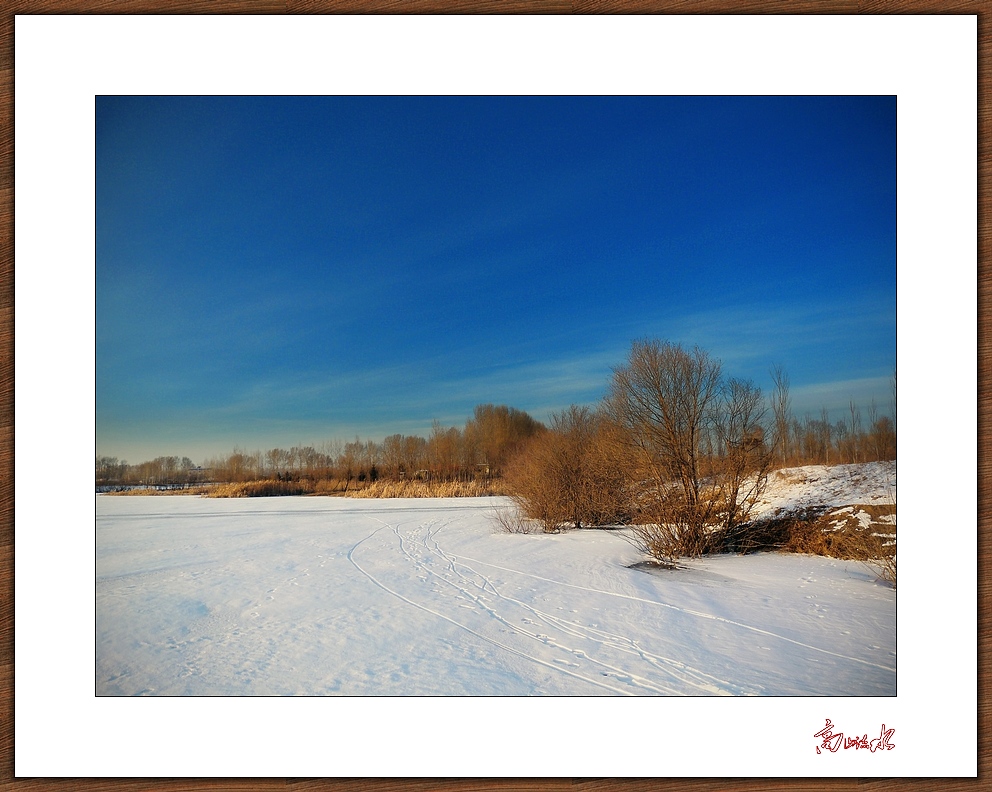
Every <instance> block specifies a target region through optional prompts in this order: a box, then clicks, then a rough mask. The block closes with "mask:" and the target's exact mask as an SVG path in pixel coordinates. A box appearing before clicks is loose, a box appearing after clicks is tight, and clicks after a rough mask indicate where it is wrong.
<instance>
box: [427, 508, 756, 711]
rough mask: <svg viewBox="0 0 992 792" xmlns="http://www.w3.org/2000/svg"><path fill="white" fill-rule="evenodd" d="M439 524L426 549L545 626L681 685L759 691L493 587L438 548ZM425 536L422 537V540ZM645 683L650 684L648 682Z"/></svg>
mask: <svg viewBox="0 0 992 792" xmlns="http://www.w3.org/2000/svg"><path fill="white" fill-rule="evenodd" d="M442 527H445V526H439V527H438V528H436V529H435V530H434V531H433V532H431V531H428V538H427V540H429V541H430V542H431V543H432V544H433V548H429V549H432V550H433V552H436V553H437V554H438V555H439V556H441V557H443V558H444V559H445V560H446V561H447V563H448V566H449V568H450V569H451V570H452V571H453V572H454V573H455V574H456V575H458V576H459V577H460V578H461V579H462V580H464V581H465V582H466V583H469V584H471V585H475V586H476V587H478V588H480V589H481V590H483V591H485V590H486V589H487V588H488V589H490V590H491V591H492V592H493V594H494V595H496V596H497V597H498V598H499V599H501V600H503V601H505V602H509V603H512V604H514V605H516V606H518V607H520V608H523V609H524V610H527V611H529V612H530V613H531V614H533V615H534V616H535V617H536V618H538V619H540V620H541V621H542V622H544V623H545V624H546V625H548V627H550V628H552V629H556V630H559V631H561V632H563V633H565V634H566V635H570V636H572V637H575V638H579V639H580V640H584V641H591V642H593V643H596V644H599V645H600V646H603V647H607V648H609V649H613V650H615V651H618V652H622V653H624V654H629V655H635V656H637V657H639V658H640V659H641V660H642V661H644V662H646V663H648V664H649V665H651V666H653V667H654V668H656V669H657V670H659V671H661V672H662V673H664V674H666V675H667V676H669V677H671V679H672V680H673V681H674V682H677V683H679V684H680V685H681V686H682V687H683V688H684V687H685V686H686V685H688V686H690V687H693V688H696V689H698V690H699V691H701V692H703V693H707V694H717V695H746V694H748V693H756V692H758V691H755V690H749V689H747V688H744V687H742V686H740V685H737V684H734V683H732V682H729V681H727V680H725V679H720V678H719V677H715V676H713V675H712V674H708V673H706V672H705V671H701V670H700V669H698V668H694V667H692V666H690V665H688V664H686V663H684V662H682V661H679V660H675V659H674V658H670V657H665V656H664V655H659V654H655V653H653V652H649V651H647V650H645V649H642V648H641V647H640V646H639V645H638V643H637V641H635V640H634V639H632V638H630V637H629V636H626V635H621V634H618V633H614V632H609V631H607V630H602V629H598V628H596V627H593V626H586V625H582V624H579V623H577V622H574V621H569V620H568V619H564V618H562V617H559V616H556V615H554V614H552V613H547V612H546V611H543V610H541V609H540V608H538V607H536V606H535V605H532V604H530V603H527V602H523V601H522V600H519V599H516V598H515V597H512V596H510V595H507V594H502V593H501V592H500V591H499V590H498V589H497V588H496V585H495V584H494V583H493V582H492V580H491V579H490V578H489V577H487V576H486V575H484V574H482V573H481V572H479V571H478V570H476V569H473V568H472V567H471V566H469V565H468V564H466V563H465V562H464V561H462V560H459V557H457V556H450V555H448V554H447V553H446V552H445V551H444V550H443V549H442V548H441V546H440V544H439V543H438V542H437V539H436V536H437V533H438V532H439V531H440V530H441V528H442ZM427 540H425V543H426V541H427ZM459 566H460V567H462V568H463V569H465V570H467V571H468V572H469V573H470V574H471V575H474V576H476V577H478V578H481V579H482V581H483V583H482V584H481V585H480V584H479V583H477V582H475V581H470V580H469V579H468V578H466V577H465V575H463V574H462V573H461V572H458V570H457V567H459ZM508 571H509V570H508ZM591 590H592V589H590V591H591ZM531 623H533V622H531ZM518 629H519V628H518ZM523 632H524V634H527V635H534V634H533V633H530V632H529V631H526V630H525V631H523ZM538 637H539V636H538ZM571 651H572V652H573V654H575V653H577V654H579V656H581V657H583V659H586V660H589V661H590V662H593V663H596V664H598V665H601V666H603V667H604V668H608V669H610V670H611V671H613V672H617V673H621V674H624V675H630V672H629V670H627V669H619V668H616V667H615V666H611V665H609V664H608V663H605V662H603V661H600V660H596V659H594V658H592V657H590V656H589V655H588V654H587V653H585V652H578V650H574V649H573V650H571ZM648 684H649V685H651V683H648ZM656 692H664V693H666V694H679V695H685V693H684V691H681V690H680V691H673V690H668V689H664V690H657V691H656Z"/></svg>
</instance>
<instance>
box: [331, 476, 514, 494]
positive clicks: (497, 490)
mask: <svg viewBox="0 0 992 792" xmlns="http://www.w3.org/2000/svg"><path fill="white" fill-rule="evenodd" d="M345 494H347V495H348V496H349V497H352V498H478V497H485V496H488V495H502V494H504V492H503V489H502V487H500V486H499V485H498V483H497V482H494V481H488V482H487V481H475V480H473V481H418V480H415V479H405V480H403V481H375V482H372V483H370V484H365V485H364V486H363V487H362V488H361V489H357V490H352V491H349V492H347V493H345Z"/></svg>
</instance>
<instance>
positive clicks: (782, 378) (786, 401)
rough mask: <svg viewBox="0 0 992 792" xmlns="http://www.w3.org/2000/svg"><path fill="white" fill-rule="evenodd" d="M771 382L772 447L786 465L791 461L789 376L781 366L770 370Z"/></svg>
mask: <svg viewBox="0 0 992 792" xmlns="http://www.w3.org/2000/svg"><path fill="white" fill-rule="evenodd" d="M771 374H772V382H774V384H775V390H774V392H773V393H772V414H773V416H774V424H775V436H774V438H773V441H772V442H773V445H774V447H775V448H776V449H777V450H778V456H779V461H780V462H781V463H782V465H787V464H788V463H789V460H790V459H791V453H790V452H791V448H790V442H789V429H790V426H791V425H792V401H791V399H790V397H789V375H788V374H787V373H786V371H785V369H784V368H782V366H775V367H774V368H773V369H772V372H771Z"/></svg>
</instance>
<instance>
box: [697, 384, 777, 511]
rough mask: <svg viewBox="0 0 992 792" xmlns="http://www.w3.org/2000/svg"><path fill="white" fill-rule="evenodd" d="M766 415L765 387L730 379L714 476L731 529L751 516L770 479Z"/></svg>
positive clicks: (718, 430) (718, 420)
mask: <svg viewBox="0 0 992 792" xmlns="http://www.w3.org/2000/svg"><path fill="white" fill-rule="evenodd" d="M764 418H765V406H764V399H763V398H762V394H761V389H760V388H758V387H756V386H755V385H754V383H753V382H751V381H750V380H741V379H731V380H729V381H728V382H727V383H726V385H725V386H724V389H723V398H722V403H721V409H720V411H719V413H718V415H717V418H716V421H715V423H716V435H717V438H718V440H719V444H720V456H719V457H718V459H717V460H716V464H715V471H714V473H715V475H714V476H713V479H712V481H713V490H714V496H715V497H716V498H717V499H718V504H719V509H720V514H721V522H722V524H723V527H724V528H726V529H728V530H733V529H734V528H736V527H737V526H739V525H740V524H741V523H743V522H745V521H746V520H747V519H748V517H749V516H750V513H751V510H752V509H753V508H754V505H755V503H756V502H757V500H758V498H760V497H761V494H762V492H764V489H765V484H766V483H767V481H768V471H769V469H770V468H771V460H772V455H771V452H770V451H769V449H768V448H767V447H766V446H765V439H764V431H763V429H762V422H763V421H764Z"/></svg>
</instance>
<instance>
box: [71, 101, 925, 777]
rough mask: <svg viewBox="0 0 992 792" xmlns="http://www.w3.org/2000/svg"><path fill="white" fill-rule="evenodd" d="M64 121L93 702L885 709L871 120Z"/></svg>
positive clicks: (886, 307) (442, 107)
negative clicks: (82, 313) (90, 282)
mask: <svg viewBox="0 0 992 792" xmlns="http://www.w3.org/2000/svg"><path fill="white" fill-rule="evenodd" d="M92 101H93V103H94V104H93V108H94V119H95V125H94V130H93V133H94V146H95V150H94V157H95V161H94V165H95V167H94V172H93V179H94V202H95V212H94V219H95V228H94V240H95V247H94V256H95V446H96V470H95V483H94V487H95V530H94V545H95V587H94V590H95V594H94V611H95V620H94V625H95V639H94V640H95V664H94V669H95V680H94V683H93V684H94V688H93V693H94V695H95V696H96V697H97V698H98V699H105V698H111V697H129V696H151V697H275V696H280V697H281V696H289V697H384V696H386V697H602V696H635V697H658V696H662V697H714V696H726V697H777V698H781V697H835V698H841V697H847V698H851V697H853V698H865V699H867V698H869V697H882V698H883V699H884V698H885V697H890V698H893V699H894V698H895V697H896V696H897V694H901V693H904V692H905V691H904V689H903V688H902V687H901V686H899V685H897V680H898V678H899V677H898V674H897V671H898V663H897V640H896V637H897V634H896V605H897V595H898V591H897V586H896V583H897V579H896V557H897V554H896V539H897V536H896V534H897V531H896V500H897V478H896V459H897V456H896V448H897V439H898V431H897V429H898V422H897V371H896V362H897V354H896V353H897V332H896V331H897V322H896V314H897V311H896V306H897V277H896V275H897V111H899V109H900V102H902V101H903V100H902V99H900V98H899V97H898V96H896V95H893V94H889V93H878V94H876V93H873V92H872V91H870V90H868V91H866V92H864V93H862V94H858V95H854V94H843V93H838V94H814V93H810V94H808V95H807V94H794V93H785V94H778V95H770V94H769V95H764V94H754V95H730V94H728V95H721V94H719V93H716V94H712V95H693V94H691V93H689V94H683V95H674V94H673V95H669V94H664V93H659V94H657V95H597V94H595V93H594V92H591V93H590V94H588V95H531V96H525V95H513V94H506V95H482V94H479V95H471V94H462V95H427V94H424V95H391V94H388V93H387V94H384V95H363V94H357V95H343V94H330V93H329V94H326V95H310V94H300V95H292V94H287V95H269V94H266V93H263V92H259V93H256V94H248V95H222V94H210V93H207V94H204V95H195V96H194V95H186V94H183V93H176V94H171V95H166V94H157V95H152V94H147V95H144V94H126V93H113V94H111V93H97V95H95V96H94V97H92ZM922 317H923V314H921V318H922ZM934 409H937V408H934ZM940 409H943V407H941V408H940ZM904 434H905V433H904ZM907 436H908V435H907ZM904 439H905V437H904ZM904 506H905V503H904ZM907 513H908V512H907ZM907 530H908V529H907ZM904 571H905V570H904ZM907 580H909V579H908V578H907ZM78 595H79V596H80V597H85V596H88V592H84V591H80V592H78ZM87 673H89V671H88V670H87ZM666 706H667V704H666ZM823 713H824V717H820V716H819V715H817V717H816V718H815V719H814V720H815V722H814V721H810V722H809V724H808V731H809V737H808V739H807V740H806V742H808V743H809V752H810V753H811V754H812V752H813V750H814V748H815V749H816V752H817V753H818V754H819V753H821V752H823V753H836V752H837V751H838V750H839V749H841V748H842V747H843V748H844V749H846V748H847V747H848V746H846V745H844V744H843V743H844V740H845V736H844V735H843V734H841V733H840V731H841V729H842V728H843V726H844V724H840V723H839V719H838V717H837V716H834V720H836V721H838V724H839V725H837V726H835V727H834V729H833V730H831V721H830V719H829V715H830V713H831V710H830V709H829V708H827V709H824V710H823ZM824 722H825V723H826V725H825V724H824ZM871 725H872V727H873V728H874V729H875V731H874V732H873V733H871V734H867V735H866V737H865V739H864V740H863V742H864V744H863V745H860V743H859V747H861V748H863V749H865V751H864V752H865V753H883V754H884V753H887V752H889V751H891V750H892V749H893V747H894V746H895V744H897V743H898V742H899V740H898V735H896V737H895V738H893V735H892V729H891V728H890V729H889V731H888V732H887V731H886V727H885V725H884V722H883V720H881V719H879V721H878V723H874V721H873V722H872V724H871ZM879 725H881V726H882V728H881V730H879V729H878V726H879ZM803 728H804V729H805V728H806V726H805V725H804V727H803ZM817 729H819V730H820V731H817ZM814 732H815V734H814ZM850 736H851V735H848V737H850ZM857 737H859V738H860V737H861V735H860V734H858V735H857ZM843 752H844V751H842V753H843ZM818 758H819V757H818Z"/></svg>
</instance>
